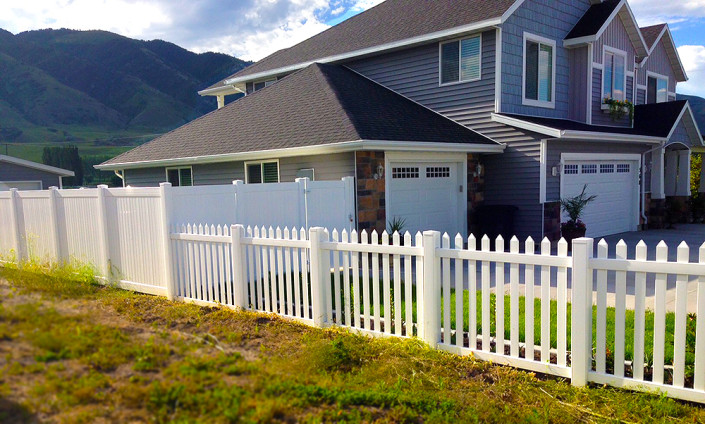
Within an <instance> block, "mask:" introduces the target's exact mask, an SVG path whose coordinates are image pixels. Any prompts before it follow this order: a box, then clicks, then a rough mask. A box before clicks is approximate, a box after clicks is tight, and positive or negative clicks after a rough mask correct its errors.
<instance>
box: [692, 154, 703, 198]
mask: <svg viewBox="0 0 705 424" xmlns="http://www.w3.org/2000/svg"><path fill="white" fill-rule="evenodd" d="M702 167H703V155H702V153H693V154H692V155H691V157H690V192H691V193H693V194H695V193H698V192H699V190H700V170H701V169H702Z"/></svg>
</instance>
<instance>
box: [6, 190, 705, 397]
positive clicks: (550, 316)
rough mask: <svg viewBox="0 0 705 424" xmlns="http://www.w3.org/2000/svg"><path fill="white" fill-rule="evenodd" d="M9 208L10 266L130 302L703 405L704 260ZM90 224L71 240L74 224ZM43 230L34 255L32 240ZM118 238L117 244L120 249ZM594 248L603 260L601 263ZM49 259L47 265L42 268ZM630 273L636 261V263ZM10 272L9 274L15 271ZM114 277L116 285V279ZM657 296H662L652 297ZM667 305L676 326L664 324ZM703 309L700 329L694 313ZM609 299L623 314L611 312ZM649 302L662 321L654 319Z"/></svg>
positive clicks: (153, 202)
mask: <svg viewBox="0 0 705 424" xmlns="http://www.w3.org/2000/svg"><path fill="white" fill-rule="evenodd" d="M129 194H130V192H129V191H128V189H119V190H117V191H113V190H107V189H104V188H99V189H93V190H74V191H62V193H61V195H58V193H57V192H56V191H48V192H40V193H32V194H25V193H24V192H16V191H13V192H10V193H0V216H1V217H3V218H7V219H6V220H3V221H0V229H1V230H2V232H0V243H2V245H0V248H3V247H7V246H10V248H12V249H13V250H14V249H16V250H15V253H16V254H15V257H14V258H13V259H14V260H19V261H22V260H26V259H27V258H28V257H29V256H30V255H36V254H40V253H41V252H45V254H46V255H47V256H48V257H50V258H54V259H53V260H65V259H66V258H69V257H76V258H81V259H82V260H84V261H88V262H92V263H94V264H95V265H96V266H97V267H98V273H99V275H100V276H103V277H105V278H111V279H113V280H116V281H118V282H119V283H120V285H122V286H123V287H125V288H129V289H132V290H136V291H141V292H146V293H151V294H158V295H166V296H168V297H169V298H171V299H182V300H184V301H189V302H196V303H200V304H207V305H216V304H222V305H226V306H229V307H232V308H239V309H247V310H252V311H259V312H265V313H273V314H278V315H281V316H284V317H287V318H290V319H294V320H298V321H301V322H304V323H306V324H308V325H312V326H317V327H327V326H340V327H344V328H348V329H350V330H351V331H356V332H360V333H363V334H368V335H373V336H385V337H419V338H421V339H423V340H424V341H426V342H427V343H428V344H429V345H430V346H431V347H433V348H437V349H441V350H445V351H449V352H453V353H457V354H460V355H469V354H472V355H474V356H475V357H477V358H479V359H482V360H491V361H493V362H495V363H499V364H506V365H510V366H514V367H518V368H521V369H526V370H530V371H535V372H541V373H546V374H550V375H556V376H560V377H566V378H571V381H572V383H573V384H574V385H579V386H580V385H585V384H587V383H588V382H595V383H599V384H609V385H613V386H617V387H625V388H631V389H636V390H646V391H660V392H664V393H666V394H668V395H669V396H673V397H676V398H680V399H685V400H689V401H695V402H701V403H705V319H701V320H699V319H698V318H699V317H702V316H705V245H703V246H701V247H700V248H699V255H700V257H699V261H698V262H689V259H688V258H689V253H690V248H689V247H688V246H687V245H685V244H681V245H680V246H678V247H677V250H676V253H677V255H676V256H677V259H676V261H675V262H674V261H668V247H667V246H666V245H665V244H663V243H661V244H659V245H658V246H657V247H656V258H655V260H647V254H646V253H647V246H646V245H645V244H644V243H643V242H642V243H640V244H639V245H638V246H636V250H635V252H634V255H633V256H629V255H628V254H629V253H630V252H628V249H627V246H626V245H625V244H624V243H619V244H618V245H617V246H616V255H615V257H614V258H610V257H608V254H607V252H608V246H607V244H606V243H605V242H604V241H601V242H599V243H598V245H597V246H593V243H594V242H593V240H592V239H578V240H575V241H573V245H572V254H570V255H569V253H568V244H567V243H566V242H565V241H561V242H560V243H558V245H557V246H554V250H552V246H551V244H550V243H549V242H548V240H542V241H541V242H539V243H536V242H535V241H534V240H532V239H531V238H529V239H527V240H525V241H524V242H523V243H521V242H520V241H519V240H518V239H517V238H512V239H511V240H509V241H508V242H507V241H505V240H504V239H502V238H501V237H499V238H497V239H496V240H494V247H492V246H491V240H490V239H489V238H487V237H483V238H482V239H481V240H477V239H475V238H474V237H473V236H470V237H469V238H463V237H461V236H459V235H458V236H456V237H454V238H451V237H450V236H448V235H441V234H440V233H438V232H434V231H427V232H424V233H423V234H422V233H417V234H415V235H412V234H409V233H405V234H398V233H395V234H391V235H390V234H387V233H386V232H384V233H382V234H378V233H376V232H372V233H371V234H370V233H367V232H366V231H362V232H360V233H358V232H356V231H354V230H353V231H348V230H347V229H344V230H343V231H341V232H339V231H337V230H333V231H328V230H326V229H324V228H321V227H315V228H311V229H310V230H308V231H307V230H306V229H305V228H300V227H298V226H297V227H296V228H283V229H281V228H273V227H264V226H256V227H244V226H242V225H232V226H228V225H226V226H223V225H221V226H214V225H202V224H197V225H194V224H190V225H181V224H179V225H175V224H176V223H175V222H174V219H175V218H174V216H173V215H172V214H171V213H170V211H171V208H170V207H169V188H168V186H162V187H161V188H159V189H149V190H146V191H141V192H140V195H139V196H130V195H129ZM79 210H83V211H82V213H83V215H82V216H90V217H91V219H86V220H76V221H75V222H74V224H73V225H66V226H65V228H63V227H62V226H61V225H59V224H58V223H59V222H62V220H64V221H66V219H67V218H68V217H70V216H74V215H72V214H75V213H76V211H79ZM27 228H34V229H35V230H36V231H37V233H36V236H35V238H34V239H32V238H31V237H28V236H27V234H28V233H27V230H26V229H27ZM112 234H119V236H120V237H119V239H118V240H117V241H116V240H113V239H112V237H113V236H112ZM594 247H596V248H597V249H596V255H594V254H593V252H594V251H595V250H594ZM47 252H48V253H47ZM629 257H633V258H634V259H628V258H629ZM5 259H6V260H10V259H9V258H7V257H6V258H5ZM118 270H119V271H118ZM650 290H651V291H650ZM667 294H669V295H674V301H675V308H674V312H667V308H666V298H667ZM693 295H694V296H696V297H697V307H696V311H695V312H696V313H694V314H688V313H687V312H688V310H687V299H688V297H689V296H693ZM611 296H613V299H614V301H613V304H614V306H613V307H608V304H609V299H610V297H611ZM649 301H652V302H653V308H648V307H647V305H649V303H648V302H649Z"/></svg>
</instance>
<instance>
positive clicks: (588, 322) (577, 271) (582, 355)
mask: <svg viewBox="0 0 705 424" xmlns="http://www.w3.org/2000/svg"><path fill="white" fill-rule="evenodd" d="M592 252H593V239H590V238H579V239H575V240H573V271H572V275H573V280H572V289H573V296H572V309H571V331H570V340H571V384H572V385H573V386H585V385H586V384H587V377H588V372H589V371H590V369H591V368H592V269H591V268H590V259H591V258H592V255H593V253H592Z"/></svg>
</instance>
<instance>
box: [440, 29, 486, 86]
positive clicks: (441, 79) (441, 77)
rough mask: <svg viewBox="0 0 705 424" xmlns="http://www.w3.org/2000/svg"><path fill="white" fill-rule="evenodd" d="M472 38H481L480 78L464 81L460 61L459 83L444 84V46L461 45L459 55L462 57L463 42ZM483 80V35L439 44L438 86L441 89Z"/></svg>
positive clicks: (459, 62)
mask: <svg viewBox="0 0 705 424" xmlns="http://www.w3.org/2000/svg"><path fill="white" fill-rule="evenodd" d="M471 38H479V39H480V76H479V77H477V78H472V79H466V80H464V79H462V76H463V72H462V69H463V64H462V62H461V61H458V79H459V80H458V81H453V82H445V83H444V82H443V75H442V74H441V72H442V69H443V45H444V44H448V43H455V42H458V43H461V44H459V49H460V51H459V54H461V55H462V41H463V40H469V39H471ZM481 79H482V33H479V34H473V35H469V36H467V37H463V38H456V39H454V40H448V41H443V42H441V43H438V86H439V87H445V86H447V85H456V84H462V83H466V82H475V81H480V80H481Z"/></svg>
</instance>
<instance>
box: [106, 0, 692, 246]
mask: <svg viewBox="0 0 705 424" xmlns="http://www.w3.org/2000/svg"><path fill="white" fill-rule="evenodd" d="M686 79H687V77H686V75H685V71H684V69H683V66H682V64H681V62H680V60H679V58H678V52H677V50H676V48H675V45H674V42H673V38H672V36H671V33H670V31H669V29H668V26H667V25H658V26H653V27H648V28H640V27H639V26H638V24H637V21H636V19H635V18H634V15H633V14H632V11H631V9H630V7H629V4H628V3H627V2H626V1H624V0H622V1H617V0H608V1H603V2H601V1H597V0H592V1H590V0H497V1H492V2H488V1H481V0H465V1H456V0H435V1H433V2H428V1H420V0H387V1H385V2H383V3H381V4H379V5H378V6H376V7H373V8H371V9H369V10H367V11H365V12H363V13H361V14H359V15H357V16H355V17H353V18H350V19H348V20H346V21H344V22H342V23H340V24H338V25H336V26H334V27H332V28H330V29H328V30H326V31H324V32H322V33H320V34H318V35H316V36H314V37H311V38H309V39H308V40H305V41H303V42H302V43H299V44H297V45H295V46H293V47H290V48H287V49H283V50H280V51H278V52H276V53H274V54H272V55H270V56H268V57H266V58H264V59H262V60H261V61H259V62H257V63H255V64H253V65H252V66H250V67H248V68H245V69H243V70H241V71H240V72H238V73H236V74H235V75H232V76H231V77H229V78H226V79H225V80H223V81H221V82H219V83H217V84H215V85H213V86H212V87H209V88H208V89H205V90H203V91H201V92H200V94H201V95H204V96H214V97H215V98H216V99H217V103H218V110H216V111H214V112H212V113H210V114H208V115H206V116H204V117H202V118H199V119H197V120H195V121H193V122H191V123H189V124H187V125H184V126H183V127H181V128H178V129H176V130H174V131H172V132H170V133H168V134H166V135H163V136H161V137H159V138H157V139H155V140H153V141H151V142H149V143H147V144H145V145H143V146H140V147H137V148H135V149H133V150H131V151H129V152H127V153H125V154H122V155H120V156H118V157H116V158H114V159H112V160H110V161H108V162H105V163H104V164H101V165H100V166H99V168H101V169H106V170H115V171H116V172H117V173H119V175H121V176H122V177H123V179H124V181H125V183H126V185H131V186H141V185H156V184H157V183H159V182H162V181H170V182H172V183H173V184H175V185H184V184H188V185H190V184H227V183H229V182H230V181H232V180H234V179H240V180H244V181H245V182H246V183H249V184H254V183H269V182H284V181H293V180H294V179H295V178H297V177H301V176H307V177H310V178H314V179H316V180H333V179H339V178H342V177H345V176H350V175H354V176H355V177H356V184H357V210H358V214H357V215H358V216H357V221H358V227H359V228H377V229H378V230H381V229H383V228H385V227H386V223H387V222H388V221H389V220H391V219H392V218H394V217H403V218H405V219H406V225H407V229H408V230H412V231H416V230H425V229H438V230H442V231H447V232H449V233H451V234H452V233H456V232H460V233H462V234H466V233H467V231H468V229H469V227H471V225H472V222H474V215H475V212H476V211H477V208H478V207H480V206H482V205H511V206H515V207H516V208H517V213H516V216H515V225H514V227H515V228H514V229H515V232H516V234H517V235H519V236H528V235H531V236H533V237H536V238H540V237H543V236H549V237H551V238H553V239H556V238H558V237H559V234H560V208H559V200H560V199H561V198H563V197H566V196H572V195H575V194H577V193H579V192H580V191H581V190H582V188H583V187H584V186H585V185H587V186H588V192H589V193H590V194H596V195H597V199H596V201H595V202H594V203H593V204H592V205H590V207H589V208H588V210H587V212H586V214H585V217H584V218H585V221H586V223H587V226H588V235H592V236H599V235H607V234H613V233H618V232H623V231H631V230H636V229H637V228H638V227H639V225H640V224H645V223H646V222H647V221H648V220H649V219H652V221H653V220H656V219H657V216H658V215H659V214H661V213H662V212H661V211H662V210H663V209H664V203H665V200H664V199H665V198H666V197H667V196H688V195H689V194H690V189H689V181H690V149H691V148H692V147H696V146H701V145H702V143H703V139H702V137H701V135H700V133H699V131H698V128H697V125H696V123H695V120H694V118H693V115H692V113H691V111H690V107H689V105H688V103H687V102H677V101H675V91H676V84H677V83H678V82H683V81H686ZM242 93H244V94H245V96H244V97H242V98H240V99H239V100H237V101H235V102H232V103H230V104H229V105H227V106H224V103H225V102H224V99H225V96H230V95H237V94H242ZM626 101H629V102H630V103H631V104H632V105H636V106H630V105H629V104H628V103H626ZM618 102H621V103H618ZM608 103H611V105H610V104H608ZM632 107H633V109H632Z"/></svg>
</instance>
